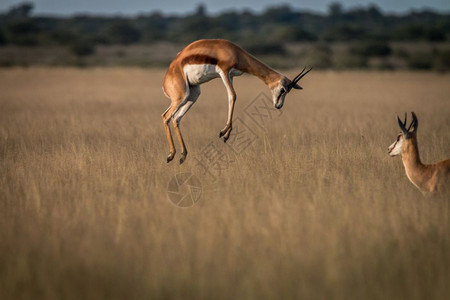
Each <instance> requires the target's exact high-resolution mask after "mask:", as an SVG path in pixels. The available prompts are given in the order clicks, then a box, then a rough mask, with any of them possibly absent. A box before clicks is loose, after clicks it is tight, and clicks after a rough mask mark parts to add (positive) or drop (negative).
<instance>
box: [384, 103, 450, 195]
mask: <svg viewBox="0 0 450 300" xmlns="http://www.w3.org/2000/svg"><path fill="white" fill-rule="evenodd" d="M406 118H407V116H406V114H405V121H404V122H402V121H401V120H400V118H399V117H398V116H397V120H398V125H399V126H400V129H401V130H402V132H401V133H400V134H399V135H398V136H397V140H396V141H395V142H394V143H393V144H392V145H390V146H389V149H388V150H389V155H391V156H396V155H401V156H402V161H403V165H404V167H405V171H406V176H408V179H409V181H411V182H412V183H413V184H414V185H415V186H416V187H417V188H418V189H419V190H420V191H422V192H424V193H426V192H430V193H439V194H442V193H448V192H450V159H447V160H443V161H440V162H437V163H434V164H430V165H425V164H423V163H422V161H421V160H420V156H419V148H418V147H417V128H418V127H419V121H418V120H417V116H416V114H415V113H414V112H413V113H412V118H413V120H412V121H411V124H410V125H409V127H408V128H406ZM411 129H412V130H411Z"/></svg>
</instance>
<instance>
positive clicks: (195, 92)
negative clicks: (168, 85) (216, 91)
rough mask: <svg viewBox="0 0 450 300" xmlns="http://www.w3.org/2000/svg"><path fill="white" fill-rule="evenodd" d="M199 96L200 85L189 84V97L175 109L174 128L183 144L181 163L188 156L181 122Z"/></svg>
mask: <svg viewBox="0 0 450 300" xmlns="http://www.w3.org/2000/svg"><path fill="white" fill-rule="evenodd" d="M198 96H200V86H198V85H194V86H189V91H188V94H187V97H186V99H185V101H183V102H182V103H181V104H180V106H179V107H178V109H177V110H176V111H175V113H174V115H173V120H172V122H173V123H172V124H173V128H174V129H175V133H176V135H177V137H178V142H179V143H180V146H181V158H180V164H182V163H183V162H184V160H185V159H186V156H187V153H188V152H187V149H186V145H185V144H184V140H183V136H182V135H181V131H180V122H181V119H182V118H183V116H184V115H185V114H186V113H187V111H188V110H189V109H190V108H191V106H192V105H193V104H194V103H195V101H197V98H198Z"/></svg>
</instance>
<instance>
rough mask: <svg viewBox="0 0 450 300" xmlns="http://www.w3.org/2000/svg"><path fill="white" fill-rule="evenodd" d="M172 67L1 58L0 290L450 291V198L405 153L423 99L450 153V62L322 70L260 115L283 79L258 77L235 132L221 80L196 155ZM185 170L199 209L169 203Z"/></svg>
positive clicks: (241, 102) (443, 149)
mask: <svg viewBox="0 0 450 300" xmlns="http://www.w3.org/2000/svg"><path fill="white" fill-rule="evenodd" d="M296 71H297V70H293V71H289V72H286V73H287V74H288V75H292V74H294V73H295V72H296ZM163 75H164V70H145V69H114V68H111V69H85V70H83V69H64V68H61V69H45V68H42V69H41V68H31V69H2V70H0V172H1V173H0V257H1V259H0V299H293V298H298V299H449V296H450V285H449V282H450V204H449V203H450V202H449V201H450V200H449V199H445V197H444V199H436V198H431V197H425V196H423V195H422V194H421V193H420V192H419V191H418V190H417V189H416V188H415V187H414V186H413V185H412V184H411V183H410V182H409V181H408V179H407V178H406V175H405V173H404V170H403V166H402V163H401V159H400V158H399V157H396V158H391V157H389V156H388V154H387V147H388V146H389V145H390V144H391V143H392V142H393V141H394V139H395V138H396V136H397V134H398V132H399V128H398V125H397V120H396V116H395V115H396V113H399V114H402V113H403V112H405V111H412V110H414V111H415V112H416V113H417V115H418V118H419V121H420V127H419V147H420V151H421V156H422V160H423V161H424V162H427V163H430V162H432V161H436V160H441V159H445V158H448V157H450V84H449V82H450V75H449V74H435V73H406V72H399V73H397V72H386V73H383V72H342V73H337V72H319V71H313V72H311V73H310V74H309V75H308V76H306V77H305V78H304V79H303V80H302V81H303V84H302V85H303V87H304V90H303V91H295V92H292V93H291V94H289V95H288V97H287V99H286V103H285V106H284V107H283V109H282V114H281V115H278V114H277V113H278V112H276V111H271V110H269V111H268V110H264V111H263V112H264V113H262V115H261V116H260V117H261V118H259V119H258V118H256V117H255V115H254V114H253V115H252V113H251V110H252V109H257V110H258V109H259V111H260V112H261V107H263V106H262V105H260V104H261V103H259V104H258V103H257V102H255V101H259V100H258V99H259V98H258V97H263V96H264V95H260V92H264V93H265V94H269V90H268V89H267V88H266V87H265V86H264V85H263V83H262V82H260V81H259V80H258V79H255V78H253V77H250V76H242V77H240V78H236V80H235V87H236V90H237V94H238V100H237V107H236V114H235V117H236V120H237V121H236V122H235V123H236V128H235V130H234V131H233V133H232V136H233V135H234V136H235V140H234V141H233V139H230V141H229V142H230V145H227V144H224V143H223V142H222V141H221V140H219V139H218V133H219V131H220V129H222V128H223V126H224V125H225V121H226V109H227V100H226V93H225V88H224V87H223V85H222V83H221V82H220V81H219V80H215V81H213V82H211V83H209V84H206V85H204V86H203V88H202V95H201V96H200V98H199V100H198V101H197V103H196V104H195V106H194V107H193V108H192V109H191V111H190V112H189V113H188V114H187V115H186V117H185V118H184V119H183V122H182V131H183V134H184V137H185V140H186V143H187V147H188V150H189V155H188V157H187V160H186V162H185V163H184V164H182V165H179V163H178V159H179V158H180V153H179V152H178V153H177V156H176V157H175V160H174V161H172V162H171V163H170V164H167V163H166V162H165V159H166V155H167V153H168V145H167V141H166V138H165V135H164V131H163V127H162V123H161V117H160V115H161V113H162V112H163V111H164V110H165V109H166V108H167V106H168V105H169V100H168V99H167V98H165V97H164V95H163V93H162V91H161V83H162V78H163ZM258 95H259V96H258ZM263 98H264V97H263ZM251 116H253V117H255V118H252V117H251ZM258 120H262V122H263V123H258V122H259V121H258ZM239 122H240V125H239ZM261 124H264V126H259V125H261ZM239 128H240V129H239ZM244 129H246V131H247V133H248V134H250V136H249V139H245V138H244V139H242V140H240V142H239V140H238V139H237V136H239V134H242V132H243V130H244ZM244 131H245V130H244ZM233 143H234V144H233ZM176 145H177V146H178V144H177V143H176ZM178 149H179V147H178ZM233 150H234V151H236V152H234V151H233ZM213 152H214V153H213ZM180 173H191V174H193V175H194V176H195V178H197V179H198V181H199V182H200V185H201V186H199V189H200V190H201V198H198V201H197V202H196V204H195V205H193V206H191V207H184V208H183V207H177V206H176V205H174V204H173V203H172V202H171V201H169V196H170V193H168V185H169V182H171V179H172V178H174V176H175V175H177V174H180ZM213 176H214V177H213ZM183 188H184V189H185V190H183V193H184V192H186V193H187V192H189V190H187V189H186V187H183ZM197 192H198V190H197ZM180 193H181V191H180ZM447 196H448V195H447ZM449 198H450V197H449Z"/></svg>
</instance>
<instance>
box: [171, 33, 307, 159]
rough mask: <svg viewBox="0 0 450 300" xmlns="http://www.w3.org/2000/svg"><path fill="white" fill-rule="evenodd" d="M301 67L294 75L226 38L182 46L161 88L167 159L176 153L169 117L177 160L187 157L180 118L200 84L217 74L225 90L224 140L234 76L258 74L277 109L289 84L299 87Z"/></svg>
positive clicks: (230, 115)
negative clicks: (166, 101) (178, 152)
mask: <svg viewBox="0 0 450 300" xmlns="http://www.w3.org/2000/svg"><path fill="white" fill-rule="evenodd" d="M304 71H305V69H303V71H302V72H300V74H298V75H297V76H296V77H295V78H294V79H292V80H290V79H288V78H287V77H286V76H284V75H282V74H280V73H279V72H277V71H275V70H273V69H272V68H270V67H268V66H267V65H265V64H264V63H262V62H261V61H259V60H258V59H256V58H255V57H253V56H252V55H250V54H249V53H247V52H246V51H245V50H243V49H242V48H240V47H239V46H237V45H235V44H233V43H232V42H229V41H226V40H219V39H216V40H198V41H196V42H193V43H191V44H190V45H188V46H187V47H185V48H184V49H183V50H181V52H179V53H178V55H177V56H176V57H175V59H174V60H173V61H172V63H171V64H170V66H169V69H168V70H167V73H166V76H165V78H164V83H163V91H164V93H165V94H166V96H167V97H168V98H170V100H171V104H170V106H169V108H168V109H167V110H166V111H165V112H164V113H163V114H162V119H163V124H164V129H165V131H166V135H167V140H168V141H169V146H170V152H169V155H168V156H167V162H170V161H171V160H172V159H173V158H174V156H175V152H176V151H175V147H174V144H173V139H172V134H171V132H170V127H169V121H170V120H171V119H172V121H173V122H172V124H173V127H174V129H175V133H176V135H177V138H178V141H179V143H180V145H181V155H182V157H181V159H180V163H183V161H184V160H185V159H186V155H187V150H186V146H185V144H184V141H183V137H182V135H181V131H180V121H181V119H182V118H183V116H184V114H185V113H186V112H187V111H188V110H189V108H190V107H191V106H192V105H193V104H194V103H195V101H196V100H197V98H198V96H200V85H201V84H202V83H205V82H208V81H210V80H212V79H214V78H218V77H220V78H221V79H222V81H223V83H224V85H225V87H226V89H227V93H228V117H227V123H226V126H225V127H224V128H223V129H222V130H221V131H220V133H219V137H222V136H223V139H224V142H226V141H227V140H228V138H229V137H230V133H231V130H232V119H233V110H234V104H235V102H236V92H235V90H234V87H233V77H234V76H240V75H242V74H243V73H249V74H252V75H254V76H256V77H258V78H260V79H261V80H262V81H263V82H264V83H265V84H266V85H267V86H268V87H269V88H270V90H271V92H272V100H273V104H274V106H275V107H276V108H277V109H280V108H281V107H282V106H283V103H284V98H285V97H286V94H287V93H289V92H290V90H291V89H292V88H295V89H301V87H300V86H299V85H298V84H297V82H298V81H299V80H300V79H301V78H302V77H303V76H305V75H306V74H307V73H308V72H309V71H310V70H308V71H306V72H304Z"/></svg>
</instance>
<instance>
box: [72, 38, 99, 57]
mask: <svg viewBox="0 0 450 300" xmlns="http://www.w3.org/2000/svg"><path fill="white" fill-rule="evenodd" d="M70 50H71V52H72V53H73V54H75V55H76V56H78V57H82V56H88V55H91V54H94V53H95V45H94V43H93V42H92V41H90V40H88V39H83V38H79V39H76V40H75V41H74V42H73V43H72V44H71V45H70Z"/></svg>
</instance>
